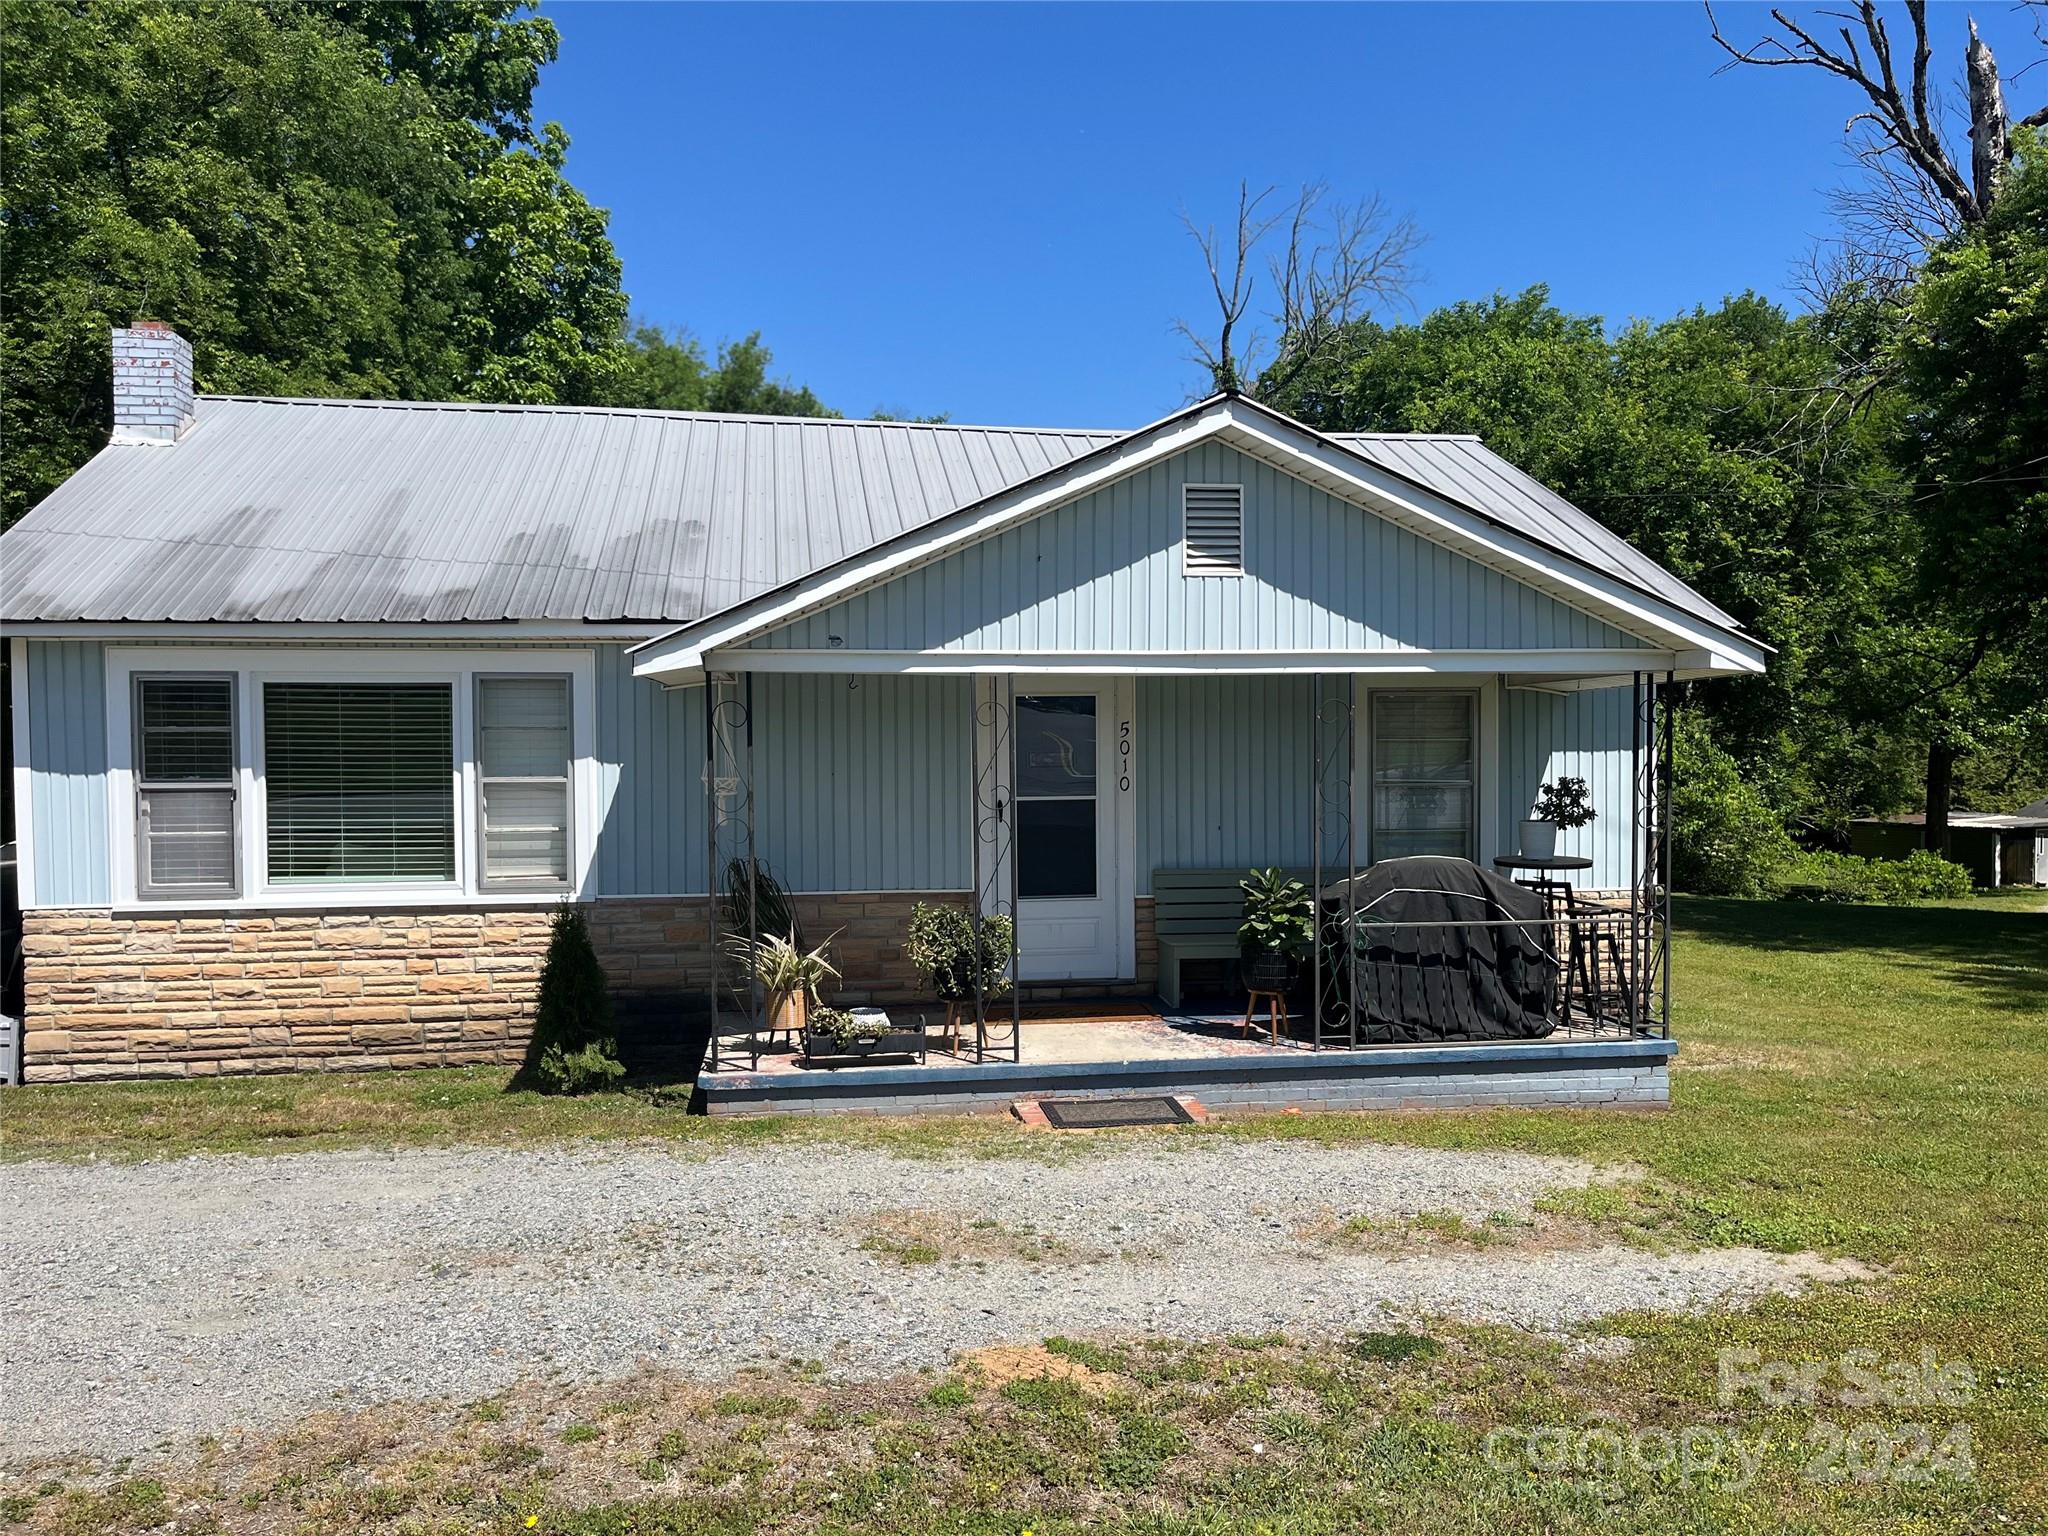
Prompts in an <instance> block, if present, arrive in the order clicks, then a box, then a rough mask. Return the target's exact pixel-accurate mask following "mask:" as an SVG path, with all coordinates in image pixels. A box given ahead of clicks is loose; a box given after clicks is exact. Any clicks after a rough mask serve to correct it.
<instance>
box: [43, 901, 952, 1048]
mask: <svg viewBox="0 0 2048 1536" xmlns="http://www.w3.org/2000/svg"><path fill="white" fill-rule="evenodd" d="M920 900H931V901H954V902H964V901H965V900H966V898H965V896H964V895H961V894H959V893H936V894H925V895H920V894H918V893H909V892H889V893H881V894H855V895H829V896H798V897H796V898H795V903H796V907H797V915H798V918H799V920H800V921H801V922H802V924H803V926H804V932H805V934H806V936H807V937H808V938H809V939H810V940H811V942H813V943H815V942H817V941H818V940H821V939H823V938H825V937H826V936H827V935H829V934H832V933H834V932H835V931H837V934H838V937H837V938H836V939H834V941H833V951H834V954H835V955H836V956H837V957H838V963H839V965H840V968H841V969H842V970H843V971H844V972H845V975H846V977H847V982H846V984H845V985H844V986H842V987H841V988H839V989H838V990H837V991H836V992H835V994H834V998H833V1000H834V1001H835V1002H840V1001H843V1002H846V1003H879V1004H884V1005H887V1004H891V1003H895V1004H906V1003H912V1002H929V1001H930V996H929V994H928V993H927V992H926V991H925V989H924V988H923V985H922V983H921V982H920V981H919V979H918V977H917V975H916V973H915V972H914V971H913V970H912V969H911V967H910V965H909V963H908V962H907V961H906V960H905V959H904V958H903V949H902V937H903V931H904V927H905V925H906V924H907V923H908V922H909V920H910V909H911V906H912V905H913V904H914V903H915V902H917V901H920ZM584 912H585V915H586V917H587V918H588V920H589V923H590V930H591V938H592V942H593V943H594V944H595V946H596V948H597V953H598V959H599V961H600V962H601V963H602V964H603V966H604V968H605V974H606V976H607V977H608V978H609V980H610V982H611V986H612V994H613V999H614V1002H615V1003H616V1004H617V1006H618V1009H619V1012H620V1014H621V1016H622V1019H625V1018H629V1017H633V1016H636V1015H637V1016H640V1017H643V1018H644V1017H646V1016H649V1015H653V1016H655V1017H656V1018H657V1019H659V1020H660V1021H662V1022H664V1023H666V1022H668V1021H670V1020H673V1021H676V1022H678V1023H680V1022H681V1021H682V1020H685V1019H697V1018H701V1017H702V1015H703V1013H704V994H705V985H706V981H707V979H708V976H709V970H710V967H709V945H708V942H707V937H708V934H707V930H708V925H707V922H706V915H705V904H704V900H703V898H702V897H696V898H687V897H686V898H683V899H680V900H674V899H670V900H617V901H598V902H592V903H588V904H586V906H585V907H584ZM550 917H551V912H550V910H549V909H548V908H546V907H519V908H504V907H498V908H492V909H489V910H484V911H478V910H460V909H449V908H442V907H423V908H413V909H407V910H403V911H378V912H343V911H318V912H301V913H262V914H257V913H240V912H232V913H224V912H213V913H203V914H202V913H189V912H185V913H168V912H167V913H165V914H163V915H161V916H158V915H155V914H145V915H135V914H130V913H121V914H118V915H117V914H115V913H112V912H109V911H107V910H106V909H104V908H98V909H77V910H63V909H54V910H38V911H30V912H27V913H24V914H23V930H24V931H23V941H24V942H23V947H24V950H25V971H26V975H25V981H26V988H27V993H26V1002H27V1013H28V1021H27V1022H28V1030H27V1034H26V1037H25V1038H24V1040H23V1068H24V1071H23V1075H24V1077H25V1078H26V1079H27V1080H28V1081H30V1082H63V1081H68V1080H73V1079H83V1078H113V1077H198V1076H209V1075H215V1074H221V1073H240V1072H287V1071H297V1070H305V1069H318V1070H325V1071H337V1072H355V1071H366V1070H371V1069H376V1068H382V1067H420V1066H458V1065H472V1064H477V1063H491V1062H502V1063H512V1062H517V1061H518V1060H520V1059H521V1057H522V1055H523V1054H524V1051H525V1048H526V1040H527V1035H528V1033H529V1031H530V1029H531V1026H532V1020H533V999H534V992H535V989H536V987H537V985H538V982H539V979H540V966H541V959H542V956H543V954H544V952H545V950H546V947H547V935H548V923H549V920H550Z"/></svg>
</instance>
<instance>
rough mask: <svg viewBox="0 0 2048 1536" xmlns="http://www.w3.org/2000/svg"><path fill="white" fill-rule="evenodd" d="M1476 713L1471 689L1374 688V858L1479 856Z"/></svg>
mask: <svg viewBox="0 0 2048 1536" xmlns="http://www.w3.org/2000/svg"><path fill="white" fill-rule="evenodd" d="M1477 715H1478V699H1477V697H1476V696H1475V695H1473V694H1470V693H1425V692H1423V691H1421V690H1419V689H1406V688H1399V689H1387V690H1385V691H1384V692H1377V693H1375V694H1373V696H1372V856H1373V858H1375V859H1398V858H1406V857H1408V856H1409V855H1412V854H1423V853H1441V854H1450V855H1452V856H1454V857H1456V858H1461V859H1472V858H1477V857H1478V856H1479V850H1478V846H1477V845H1478V814H1477V802H1478V787H1479V784H1478V770H1477V754H1476V750H1475V742H1476V739H1477V736H1478V725H1477Z"/></svg>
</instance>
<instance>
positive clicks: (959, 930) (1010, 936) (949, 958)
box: [903, 901, 1016, 1003]
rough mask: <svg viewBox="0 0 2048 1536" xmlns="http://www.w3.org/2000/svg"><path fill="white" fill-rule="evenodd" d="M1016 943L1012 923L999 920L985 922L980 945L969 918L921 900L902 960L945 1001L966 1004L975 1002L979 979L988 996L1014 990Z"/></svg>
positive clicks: (914, 911)
mask: <svg viewBox="0 0 2048 1536" xmlns="http://www.w3.org/2000/svg"><path fill="white" fill-rule="evenodd" d="M1015 940H1016V928H1015V926H1014V925H1013V924H1012V923H1011V921H1010V920H1009V918H1007V917H1004V916H1001V915H996V916H990V917H984V918H983V919H982V920H981V934H980V938H979V943H978V945H977V940H976V936H975V925H974V918H973V917H972V916H971V915H970V914H969V913H967V912H966V911H964V910H963V909H961V908H959V907H941V906H933V905H932V904H931V903H930V902H924V901H920V902H919V903H918V904H917V905H916V906H914V907H912V908H911V909H910V928H909V930H908V931H907V932H906V933H905V934H904V936H903V955H904V958H905V959H907V960H908V961H909V962H910V963H911V964H912V965H914V966H916V967H917V969H918V973H919V974H920V975H922V976H923V977H924V979H925V980H926V981H927V982H929V983H930V984H931V988H932V990H933V991H934V992H936V993H938V995H939V997H940V999H941V1000H942V1001H944V1002H948V1003H965V1002H970V1001H972V1000H973V997H974V994H975V990H976V980H977V978H978V979H979V982H980V991H981V995H982V996H983V997H1001V996H1003V995H1004V994H1005V993H1006V992H1008V991H1009V990H1010V961H1011V959H1012V958H1013V957H1014V951H1015Z"/></svg>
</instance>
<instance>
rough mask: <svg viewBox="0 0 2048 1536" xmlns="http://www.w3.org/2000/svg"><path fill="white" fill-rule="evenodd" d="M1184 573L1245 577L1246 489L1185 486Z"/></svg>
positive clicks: (1182, 511) (1182, 510)
mask: <svg viewBox="0 0 2048 1536" xmlns="http://www.w3.org/2000/svg"><path fill="white" fill-rule="evenodd" d="M1180 497H1181V500H1180V521H1181V548H1182V550H1183V552H1184V553H1183V555H1182V559H1181V571H1182V574H1184V575H1188V576H1242V575H1243V574H1244V487H1243V486H1241V485H1184V486H1182V487H1181V492H1180Z"/></svg>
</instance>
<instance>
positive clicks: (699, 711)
mask: <svg viewBox="0 0 2048 1536" xmlns="http://www.w3.org/2000/svg"><path fill="white" fill-rule="evenodd" d="M596 713H597V718H596V722H595V723H596V731H597V777H598V803H599V805H600V806H601V807H602V814H601V815H600V816H599V818H598V830H597V843H596V846H595V847H594V848H593V849H592V853H591V865H590V880H589V884H588V886H587V887H586V890H587V893H588V894H590V895H592V896H679V895H686V894H689V893H691V892H698V893H701V892H702V891H703V889H704V876H705V868H704V858H705V854H704V690H703V689H702V688H674V689H665V688H663V687H662V686H661V685H660V684H659V683H656V682H653V681H651V680H649V679H646V678H636V677H635V676H633V664H632V662H631V661H630V660H629V659H628V658H627V656H626V653H625V650H624V648H623V647H620V646H613V645H608V646H600V647H599V648H598V652H597V712H596Z"/></svg>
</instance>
